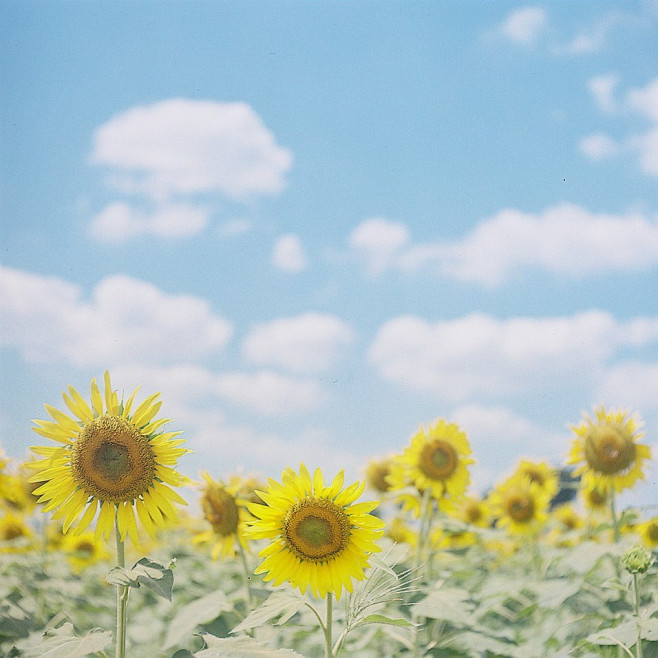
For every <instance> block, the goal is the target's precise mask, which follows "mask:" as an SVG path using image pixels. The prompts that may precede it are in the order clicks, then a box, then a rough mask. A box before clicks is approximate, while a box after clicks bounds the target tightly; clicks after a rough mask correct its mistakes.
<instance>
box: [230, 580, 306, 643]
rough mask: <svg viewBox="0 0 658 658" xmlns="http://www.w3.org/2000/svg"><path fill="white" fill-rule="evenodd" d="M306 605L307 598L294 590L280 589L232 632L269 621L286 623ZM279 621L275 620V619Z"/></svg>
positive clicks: (256, 626) (277, 623)
mask: <svg viewBox="0 0 658 658" xmlns="http://www.w3.org/2000/svg"><path fill="white" fill-rule="evenodd" d="M305 605H306V600H305V599H304V598H303V597H302V596H301V595H298V594H297V593H296V592H294V591H293V590H287V589H280V590H277V591H276V592H273V593H272V594H270V596H269V598H268V599H267V600H265V601H264V602H263V603H262V604H261V605H260V606H259V607H258V608H256V610H254V611H253V612H251V613H250V614H249V615H247V617H246V618H245V619H244V620H243V621H242V622H241V623H240V624H238V625H237V626H236V627H235V628H234V629H233V630H232V631H231V633H239V632H241V631H245V630H249V629H251V628H258V627H259V626H263V625H264V624H267V623H269V622H273V623H274V624H275V625H280V624H284V623H285V622H287V621H288V620H289V619H290V618H291V617H293V616H294V615H295V614H296V613H297V612H299V611H300V610H301V609H302V608H303V607H304V606H305ZM275 619H276V620H277V621H274V620H275Z"/></svg>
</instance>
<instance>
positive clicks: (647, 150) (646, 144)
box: [579, 76, 658, 176]
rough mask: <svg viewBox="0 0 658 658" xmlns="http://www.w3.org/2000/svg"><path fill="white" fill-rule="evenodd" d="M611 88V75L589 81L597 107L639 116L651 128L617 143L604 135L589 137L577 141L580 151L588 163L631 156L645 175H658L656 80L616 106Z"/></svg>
mask: <svg viewBox="0 0 658 658" xmlns="http://www.w3.org/2000/svg"><path fill="white" fill-rule="evenodd" d="M592 85H594V88H593V87H592ZM615 85H616V79H614V76H602V77H601V78H594V79H593V80H591V81H590V89H591V90H592V91H593V93H594V96H595V99H596V101H597V104H598V105H599V107H601V109H604V110H606V111H610V110H612V109H616V110H618V111H624V112H625V113H627V114H629V113H630V114H632V113H635V114H639V115H640V116H642V117H643V118H644V119H646V120H648V121H649V122H650V123H651V126H650V127H649V129H648V130H645V131H644V132H637V133H634V134H629V135H627V136H626V137H625V138H623V139H621V140H618V141H617V142H615V140H613V139H611V138H610V137H608V136H607V135H605V134H597V135H590V136H589V137H586V138H585V139H583V140H581V142H580V144H579V146H580V150H581V151H582V152H583V153H584V154H585V155H586V156H587V157H588V158H590V159H592V160H601V159H603V158H604V157H612V156H614V155H618V154H620V153H635V154H637V156H638V158H639V165H640V169H641V170H642V171H643V172H644V173H645V174H647V175H649V176H658V78H654V79H653V80H651V81H650V82H648V83H647V85H646V86H644V87H638V88H635V89H630V90H629V91H628V92H627V93H626V94H625V96H624V97H623V99H622V100H621V101H620V102H618V103H615V101H614V98H613V91H614V86H615Z"/></svg>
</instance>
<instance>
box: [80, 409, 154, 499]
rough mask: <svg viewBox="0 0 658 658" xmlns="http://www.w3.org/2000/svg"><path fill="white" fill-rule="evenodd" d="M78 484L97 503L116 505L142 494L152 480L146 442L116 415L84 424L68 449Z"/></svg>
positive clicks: (148, 450) (144, 438) (145, 439)
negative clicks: (114, 503)
mask: <svg viewBox="0 0 658 658" xmlns="http://www.w3.org/2000/svg"><path fill="white" fill-rule="evenodd" d="M71 470H72V472H73V477H74V478H75V480H76V481H77V482H78V484H79V485H80V486H81V487H82V488H83V489H84V491H86V492H87V493H88V494H89V495H90V496H94V497H95V498H98V499H99V500H107V501H110V502H120V501H125V500H132V499H134V498H137V497H138V496H139V495H140V494H142V493H144V492H145V491H146V490H147V489H148V488H149V487H150V486H151V484H152V483H153V480H154V478H155V457H154V455H153V450H152V449H151V446H150V445H149V441H148V439H147V438H146V437H145V436H144V435H142V434H140V432H139V431H138V430H137V428H136V427H135V426H134V425H132V424H131V423H129V422H128V421H126V420H124V419H123V418H119V417H118V416H110V415H106V416H100V417H99V418H94V419H93V420H92V421H91V422H89V423H87V424H86V425H85V426H84V428H83V429H82V431H81V432H80V434H79V436H78V438H77V439H76V440H75V442H74V444H73V447H72V450H71Z"/></svg>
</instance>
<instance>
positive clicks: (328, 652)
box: [323, 592, 334, 658]
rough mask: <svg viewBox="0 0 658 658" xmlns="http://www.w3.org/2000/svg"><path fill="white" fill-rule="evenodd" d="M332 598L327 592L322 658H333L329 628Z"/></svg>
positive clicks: (332, 612)
mask: <svg viewBox="0 0 658 658" xmlns="http://www.w3.org/2000/svg"><path fill="white" fill-rule="evenodd" d="M333 603H334V597H333V594H332V593H331V592H327V619H326V622H325V624H324V628H323V630H324V658H334V649H333V643H332V641H331V628H332V625H333V616H334V608H333Z"/></svg>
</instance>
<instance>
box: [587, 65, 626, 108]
mask: <svg viewBox="0 0 658 658" xmlns="http://www.w3.org/2000/svg"><path fill="white" fill-rule="evenodd" d="M618 84H619V75H617V74H616V73H609V74H608V75H599V76H597V77H595V78H592V79H591V80H590V81H589V82H588V83H587V87H588V88H589V91H590V93H591V94H592V96H594V100H595V101H596V104H597V106H598V107H599V109H600V110H601V111H603V112H614V111H615V110H616V109H617V101H616V99H615V89H616V88H617V85H618Z"/></svg>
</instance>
